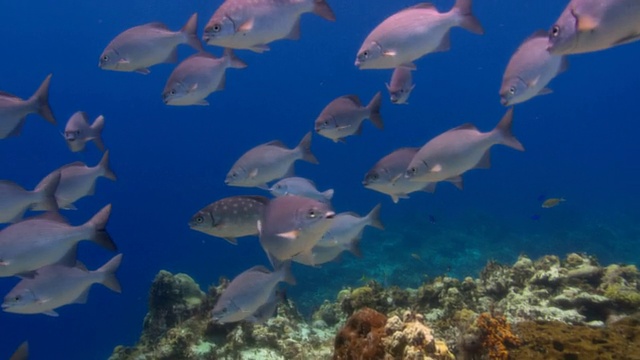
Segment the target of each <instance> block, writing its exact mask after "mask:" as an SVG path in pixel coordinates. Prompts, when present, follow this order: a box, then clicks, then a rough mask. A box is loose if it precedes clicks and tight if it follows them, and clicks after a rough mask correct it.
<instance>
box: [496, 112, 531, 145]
mask: <svg viewBox="0 0 640 360" xmlns="http://www.w3.org/2000/svg"><path fill="white" fill-rule="evenodd" d="M512 126H513V107H512V108H510V109H509V110H507V113H506V114H504V116H503V117H502V120H500V122H499V123H498V125H497V126H496V128H495V129H493V132H494V133H496V134H498V136H499V142H498V143H499V144H502V145H506V146H508V147H510V148H514V149H516V150H520V151H524V146H522V144H521V143H520V141H518V139H516V137H515V136H514V135H513V132H512Z"/></svg>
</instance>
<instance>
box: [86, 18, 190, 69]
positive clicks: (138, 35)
mask: <svg viewBox="0 0 640 360" xmlns="http://www.w3.org/2000/svg"><path fill="white" fill-rule="evenodd" d="M197 28H198V14H193V15H191V17H190V18H189V21H187V24H186V25H185V26H184V27H183V28H182V29H180V31H171V30H169V28H167V26H166V25H165V24H162V23H157V22H155V23H149V24H144V25H140V26H135V27H132V28H130V29H127V30H125V31H124V32H122V33H120V34H119V35H118V36H116V37H115V38H114V39H113V40H111V42H110V43H109V45H107V47H106V48H105V49H104V51H103V52H102V55H100V61H99V63H98V66H99V67H100V68H101V69H103V70H113V71H127V72H131V71H135V72H138V73H141V74H145V75H146V74H148V73H149V72H150V71H149V69H147V68H148V67H150V66H153V65H156V64H160V63H164V62H168V63H175V62H178V52H177V47H178V45H180V44H188V45H189V46H191V47H192V48H194V49H196V50H198V51H203V49H202V44H201V43H200V39H199V38H198V34H197Z"/></svg>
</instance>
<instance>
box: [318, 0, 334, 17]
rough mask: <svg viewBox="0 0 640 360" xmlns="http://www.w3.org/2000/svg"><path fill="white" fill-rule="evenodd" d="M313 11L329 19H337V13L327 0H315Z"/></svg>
mask: <svg viewBox="0 0 640 360" xmlns="http://www.w3.org/2000/svg"><path fill="white" fill-rule="evenodd" d="M313 13H314V14H316V15H318V16H320V17H322V18H323V19H327V20H329V21H336V14H334V13H333V10H331V7H329V4H327V1H326V0H314V1H313Z"/></svg>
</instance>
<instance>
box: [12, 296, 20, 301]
mask: <svg viewBox="0 0 640 360" xmlns="http://www.w3.org/2000/svg"><path fill="white" fill-rule="evenodd" d="M20 298H21V297H20V295H18V296H16V297H14V298H13V300H15V301H20Z"/></svg>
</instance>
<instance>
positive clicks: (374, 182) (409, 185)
mask: <svg viewBox="0 0 640 360" xmlns="http://www.w3.org/2000/svg"><path fill="white" fill-rule="evenodd" d="M418 150H420V148H418V147H405V148H400V149H398V150H395V151H393V152H392V153H390V154H389V155H387V156H385V157H383V158H382V159H380V160H379V161H378V162H377V163H376V164H375V165H374V166H373V167H372V168H371V170H369V171H368V172H367V174H366V175H365V177H364V180H363V181H362V184H363V185H364V187H366V188H367V189H371V190H375V191H378V192H381V193H383V194H387V195H389V196H391V200H393V202H394V203H397V202H398V201H399V200H400V199H408V198H409V196H408V195H409V194H411V193H412V192H416V191H425V192H430V193H432V192H434V191H435V190H436V183H435V182H419V181H410V180H409V179H408V178H406V177H405V176H404V174H405V172H406V170H407V167H409V164H410V163H411V160H412V159H413V157H414V156H415V155H416V154H417V153H418ZM448 181H451V182H453V184H454V185H456V187H458V188H459V189H462V177H460V176H457V177H455V178H453V179H448Z"/></svg>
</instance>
